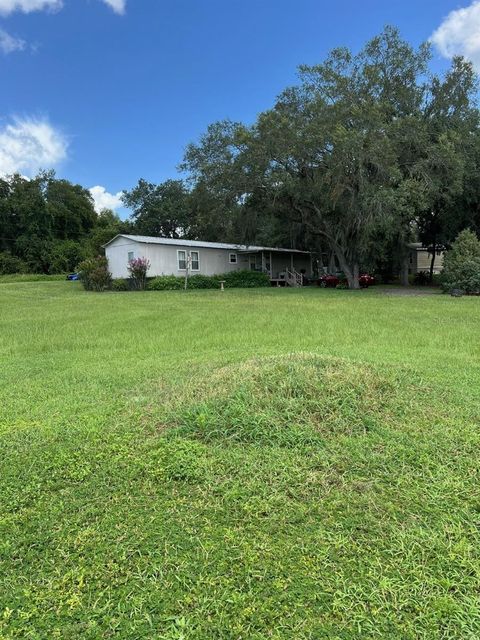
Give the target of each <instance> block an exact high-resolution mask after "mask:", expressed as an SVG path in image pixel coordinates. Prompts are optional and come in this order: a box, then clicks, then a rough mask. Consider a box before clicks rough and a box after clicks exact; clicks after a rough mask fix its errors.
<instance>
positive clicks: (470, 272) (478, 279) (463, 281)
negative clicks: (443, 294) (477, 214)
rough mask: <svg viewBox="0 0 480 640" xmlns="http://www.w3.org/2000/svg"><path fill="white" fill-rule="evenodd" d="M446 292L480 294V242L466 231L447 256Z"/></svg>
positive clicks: (445, 261) (443, 275) (445, 271)
mask: <svg viewBox="0 0 480 640" xmlns="http://www.w3.org/2000/svg"><path fill="white" fill-rule="evenodd" d="M442 287H443V289H444V291H452V290H453V289H460V290H461V291H464V292H465V293H467V294H479V293H480V241H479V240H478V238H477V236H476V235H475V234H474V233H473V232H472V231H470V230H469V229H465V230H464V231H462V232H461V233H460V234H459V235H458V236H457V239H456V240H455V242H454V243H453V246H452V248H451V249H450V251H447V253H446V254H445V260H444V269H443V273H442Z"/></svg>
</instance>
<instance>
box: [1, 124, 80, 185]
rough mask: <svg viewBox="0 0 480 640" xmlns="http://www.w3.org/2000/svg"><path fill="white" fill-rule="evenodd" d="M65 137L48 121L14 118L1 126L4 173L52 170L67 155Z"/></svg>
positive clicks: (29, 174)
mask: <svg viewBox="0 0 480 640" xmlns="http://www.w3.org/2000/svg"><path fill="white" fill-rule="evenodd" d="M67 150H68V143H67V140H66V138H65V136H64V135H63V134H62V133H61V132H60V131H58V130H57V129H55V128H54V127H53V126H52V125H51V124H50V123H49V122H48V121H47V120H44V119H43V120H42V119H35V118H13V119H12V121H11V122H10V123H8V124H6V125H4V126H0V175H3V176H5V175H9V174H12V173H22V174H26V175H27V176H31V175H33V174H35V173H36V172H37V171H38V170H39V169H50V168H53V167H55V166H56V165H57V164H58V163H59V162H61V161H62V160H65V158H66V157H67Z"/></svg>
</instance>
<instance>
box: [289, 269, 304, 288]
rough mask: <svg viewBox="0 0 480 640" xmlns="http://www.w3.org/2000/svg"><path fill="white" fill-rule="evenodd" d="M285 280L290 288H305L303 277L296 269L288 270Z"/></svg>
mask: <svg viewBox="0 0 480 640" xmlns="http://www.w3.org/2000/svg"><path fill="white" fill-rule="evenodd" d="M285 280H286V281H287V284H288V285H289V286H290V287H302V286H303V276H302V274H301V273H298V271H295V269H286V271H285Z"/></svg>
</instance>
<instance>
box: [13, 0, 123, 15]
mask: <svg viewBox="0 0 480 640" xmlns="http://www.w3.org/2000/svg"><path fill="white" fill-rule="evenodd" d="M102 2H104V3H105V4H106V5H108V6H109V7H110V8H111V9H113V11H114V12H115V13H118V14H119V15H122V14H124V13H125V9H126V7H127V0H102ZM62 8H63V0H0V14H1V15H4V16H8V15H10V14H11V13H14V12H15V11H21V12H22V13H32V11H60V9H62Z"/></svg>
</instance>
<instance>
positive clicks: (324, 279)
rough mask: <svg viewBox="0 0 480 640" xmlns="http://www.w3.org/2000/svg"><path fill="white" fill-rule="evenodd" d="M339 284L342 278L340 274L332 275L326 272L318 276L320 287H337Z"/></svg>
mask: <svg viewBox="0 0 480 640" xmlns="http://www.w3.org/2000/svg"><path fill="white" fill-rule="evenodd" d="M338 284H340V278H339V277H338V276H334V275H332V274H331V273H324V274H323V275H322V276H320V277H319V278H318V286H319V287H324V288H325V287H328V288H331V289H335V287H336V286H337V285H338Z"/></svg>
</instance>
